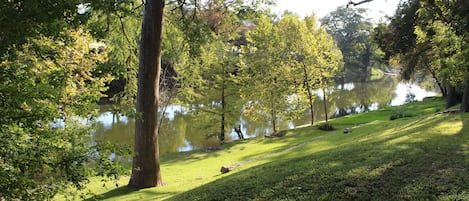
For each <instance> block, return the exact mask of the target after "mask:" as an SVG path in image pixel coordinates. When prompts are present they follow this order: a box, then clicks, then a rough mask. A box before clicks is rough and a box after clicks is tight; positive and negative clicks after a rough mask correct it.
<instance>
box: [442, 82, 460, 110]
mask: <svg viewBox="0 0 469 201" xmlns="http://www.w3.org/2000/svg"><path fill="white" fill-rule="evenodd" d="M445 91H446V92H447V94H446V109H448V108H450V107H453V106H455V105H456V104H458V100H457V98H456V97H457V96H456V87H454V86H448V87H447V89H446V90H445Z"/></svg>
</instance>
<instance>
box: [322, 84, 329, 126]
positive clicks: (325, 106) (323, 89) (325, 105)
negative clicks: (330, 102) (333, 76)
mask: <svg viewBox="0 0 469 201" xmlns="http://www.w3.org/2000/svg"><path fill="white" fill-rule="evenodd" d="M322 93H323V95H324V114H325V115H326V124H328V123H329V122H328V121H329V117H328V116H327V98H326V89H325V88H322Z"/></svg>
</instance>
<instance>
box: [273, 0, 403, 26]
mask: <svg viewBox="0 0 469 201" xmlns="http://www.w3.org/2000/svg"><path fill="white" fill-rule="evenodd" d="M356 1H358V0H356ZM399 1H400V0H374V1H372V2H368V3H364V4H361V5H359V6H357V7H361V8H367V9H368V17H370V18H372V19H373V20H374V21H375V22H379V20H380V18H382V17H383V16H385V15H390V16H392V15H393V14H394V12H395V10H396V8H397V5H398V4H399ZM348 2H349V0H277V6H276V7H274V8H272V11H274V12H275V13H278V14H281V13H283V11H284V10H289V11H292V12H294V13H297V14H299V15H300V16H302V17H303V16H305V15H309V14H311V13H312V12H314V13H315V14H316V16H318V17H319V18H322V17H324V16H325V15H326V14H327V13H329V12H331V11H334V10H335V9H336V8H337V7H339V6H345V5H347V3H348Z"/></svg>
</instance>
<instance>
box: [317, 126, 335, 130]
mask: <svg viewBox="0 0 469 201" xmlns="http://www.w3.org/2000/svg"><path fill="white" fill-rule="evenodd" d="M318 128H319V130H323V131H333V130H336V128H335V127H334V126H332V125H331V124H323V125H320V126H319V127H318Z"/></svg>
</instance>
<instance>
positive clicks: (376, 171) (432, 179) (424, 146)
mask: <svg viewBox="0 0 469 201" xmlns="http://www.w3.org/2000/svg"><path fill="white" fill-rule="evenodd" d="M446 118H450V120H451V121H448V119H446ZM461 122H462V128H461V130H460V131H459V132H458V133H456V134H451V135H446V134H445V133H438V132H440V130H438V131H435V129H434V128H433V127H432V126H431V125H435V126H436V125H440V124H441V123H443V124H448V123H449V124H451V123H461ZM411 124H412V122H411V123H409V125H411ZM468 124H469V119H468V115H467V114H465V115H463V116H460V117H458V116H447V117H438V118H437V119H435V120H432V121H430V122H428V123H427V126H426V127H416V126H414V127H413V128H411V129H409V130H404V131H396V132H395V134H393V135H392V136H389V137H388V136H386V137H384V138H377V139H374V140H373V139H372V140H367V141H363V142H357V143H354V144H347V145H344V146H338V147H337V148H336V149H333V150H328V151H322V152H317V153H313V154H309V155H302V156H299V157H296V158H293V159H290V160H285V159H284V157H281V156H278V157H275V158H274V160H273V162H271V163H267V164H265V165H262V166H257V167H253V168H250V169H249V171H247V170H243V171H239V172H233V173H232V174H231V175H228V176H226V177H224V178H222V179H219V180H216V181H214V182H211V183H208V184H206V185H203V186H201V187H199V188H196V189H193V190H190V191H188V192H185V193H182V194H178V195H176V196H174V197H172V198H170V200H252V199H255V200H280V199H283V200H437V199H441V200H464V199H469V193H468V192H469V174H468V173H467V172H468V170H467V168H468V167H469V161H468V160H467V157H468V155H467V154H468V150H467V149H468V141H469V136H468V135H467V133H469V127H468ZM406 137H408V138H409V139H408V140H402V139H405V138H406ZM396 139H399V140H398V141H394V142H392V143H391V142H390V141H391V140H396Z"/></svg>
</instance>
